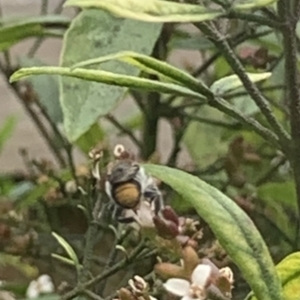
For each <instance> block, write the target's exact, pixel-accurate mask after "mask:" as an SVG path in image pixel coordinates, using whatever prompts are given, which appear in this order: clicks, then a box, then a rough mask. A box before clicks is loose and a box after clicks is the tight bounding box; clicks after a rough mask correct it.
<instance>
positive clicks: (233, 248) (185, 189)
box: [145, 165, 282, 300]
mask: <svg viewBox="0 0 300 300" xmlns="http://www.w3.org/2000/svg"><path fill="white" fill-rule="evenodd" d="M145 169H146V170H147V171H148V172H149V173H150V174H152V175H153V176H155V177H157V178H159V179H160V180H162V181H164V182H165V183H166V184H168V185H170V186H171V187H172V188H173V189H174V190H175V191H176V192H177V193H178V194H180V195H181V196H182V197H183V199H184V200H185V201H187V202H189V203H191V204H192V205H193V206H194V208H195V209H196V210H197V212H198V213H199V215H200V216H201V217H202V218H203V219H204V220H205V221H206V222H207V223H208V224H209V225H210V227H211V229H212V230H213V232H214V233H215V235H216V237H217V239H218V240H219V242H220V243H221V245H222V246H223V247H224V249H225V250H226V252H227V253H228V254H229V255H230V257H231V258H232V260H233V261H234V262H235V263H236V264H237V266H238V267H239V268H240V271H241V273H242V275H243V276H244V277H245V279H246V280H247V282H248V283H249V285H250V286H251V288H252V290H253V291H254V293H255V295H256V296H257V298H258V299H260V300H281V299H282V298H281V286H280V282H279V279H278V276H277V274H276V270H275V267H274V265H273V262H272V259H271V257H270V254H269V251H268V248H267V246H266V244H265V243H264V241H263V239H262V237H261V235H260V233H259V232H258V230H257V229H256V227H255V226H254V224H253V222H252V220H251V219H250V218H249V217H248V216H247V215H246V213H245V212H244V211H242V210H241V209H240V208H239V207H238V206H237V205H236V204H235V203H234V201H232V200H231V199H229V198H228V197H227V196H225V195H224V194H223V193H221V192H220V191H218V190H217V189H215V188H214V187H212V186H210V185H209V184H207V183H205V182H204V181H202V180H200V179H199V178H197V177H195V176H192V175H190V174H188V173H185V172H183V171H180V170H176V169H172V168H168V167H164V166H158V165H145Z"/></svg>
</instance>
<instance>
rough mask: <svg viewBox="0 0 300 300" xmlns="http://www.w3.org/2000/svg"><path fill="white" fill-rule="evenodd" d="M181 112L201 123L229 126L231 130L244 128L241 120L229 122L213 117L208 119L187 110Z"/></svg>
mask: <svg viewBox="0 0 300 300" xmlns="http://www.w3.org/2000/svg"><path fill="white" fill-rule="evenodd" d="M180 114H181V115H182V116H184V117H186V118H187V119H189V120H192V121H198V122H201V123H205V124H209V125H213V126H217V127H222V128H227V129H231V130H239V129H241V128H242V124H241V123H239V122H236V123H229V122H225V121H219V120H213V119H208V118H205V117H200V116H195V115H190V114H188V113H185V112H180Z"/></svg>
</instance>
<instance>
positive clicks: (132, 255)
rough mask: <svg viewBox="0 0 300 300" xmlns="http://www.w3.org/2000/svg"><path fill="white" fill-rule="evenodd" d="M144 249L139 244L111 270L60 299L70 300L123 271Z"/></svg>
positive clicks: (142, 244)
mask: <svg viewBox="0 0 300 300" xmlns="http://www.w3.org/2000/svg"><path fill="white" fill-rule="evenodd" d="M143 248H144V243H143V242H141V243H140V244H139V245H138V246H137V247H136V248H135V249H134V250H133V251H132V252H131V253H130V255H129V256H128V257H127V258H124V259H122V260H121V261H119V262H118V263H116V264H115V265H113V266H112V267H111V268H109V269H107V270H105V271H103V272H102V273H101V274H99V275H97V276H95V277H94V278H92V279H90V280H89V281H86V282H84V283H82V284H80V285H79V286H77V287H75V288H74V289H73V290H71V291H70V292H68V293H66V294H65V295H63V296H62V297H61V299H62V300H71V299H73V298H75V297H76V296H78V295H79V294H80V293H82V292H83V291H84V290H86V289H88V288H90V287H92V286H93V285H95V284H97V283H99V282H101V281H102V280H104V279H105V278H107V277H109V276H111V275H113V274H115V273H116V272H118V271H119V270H121V269H123V268H124V267H126V266H127V265H129V264H131V263H133V262H134V260H135V257H136V256H137V255H138V254H139V253H140V251H141V250H142V249H143Z"/></svg>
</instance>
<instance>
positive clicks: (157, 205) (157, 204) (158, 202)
mask: <svg viewBox="0 0 300 300" xmlns="http://www.w3.org/2000/svg"><path fill="white" fill-rule="evenodd" d="M153 201H154V212H155V214H156V215H157V214H158V213H159V211H160V210H161V209H162V208H164V206H165V204H164V200H163V197H162V195H161V193H160V192H159V194H158V195H157V197H156V198H155V199H154V200H153Z"/></svg>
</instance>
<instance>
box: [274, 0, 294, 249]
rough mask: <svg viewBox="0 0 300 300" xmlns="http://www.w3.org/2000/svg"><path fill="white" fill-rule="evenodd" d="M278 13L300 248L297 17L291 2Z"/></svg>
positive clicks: (280, 2)
mask: <svg viewBox="0 0 300 300" xmlns="http://www.w3.org/2000/svg"><path fill="white" fill-rule="evenodd" d="M277 8H278V13H279V15H280V17H281V20H282V22H283V24H284V25H283V27H282V35H283V47H284V51H283V52H284V54H285V85H286V87H287V89H286V95H287V99H288V104H289V111H290V125H291V135H292V143H291V149H290V161H291V164H292V167H293V171H294V178H295V183H296V193H297V199H298V230H297V237H296V239H297V246H298V247H300V91H299V72H298V67H297V64H298V59H297V35H296V26H297V21H298V18H297V15H296V11H294V10H293V7H292V3H291V1H284V0H280V1H278V6H277Z"/></svg>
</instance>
